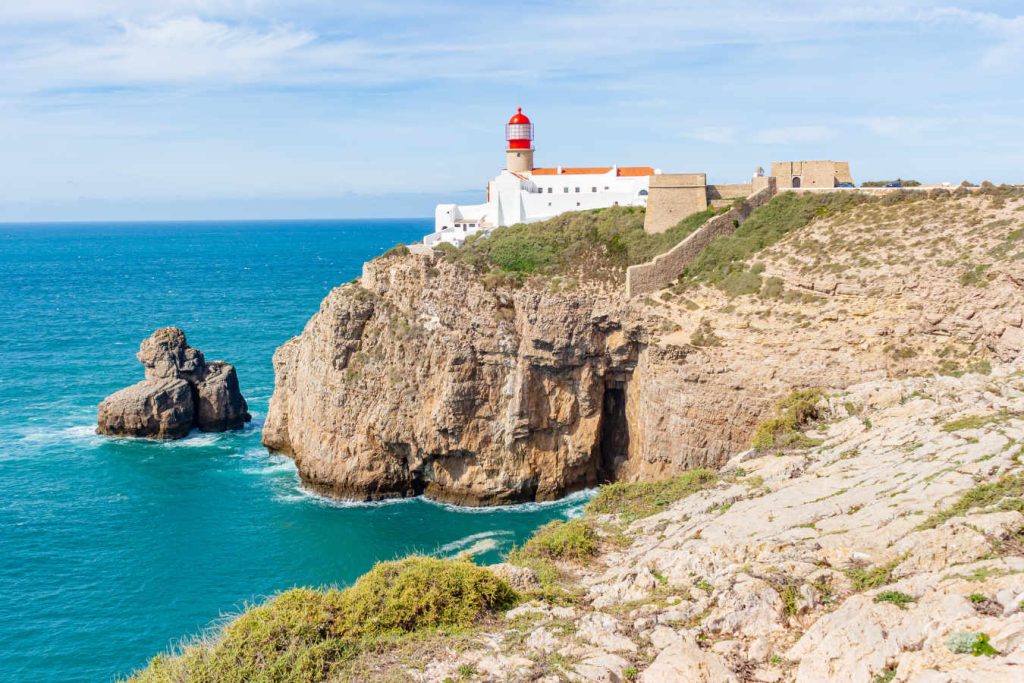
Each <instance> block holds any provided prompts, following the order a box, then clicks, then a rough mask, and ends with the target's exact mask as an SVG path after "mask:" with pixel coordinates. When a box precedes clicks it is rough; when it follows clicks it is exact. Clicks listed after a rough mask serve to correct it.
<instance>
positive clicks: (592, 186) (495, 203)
mask: <svg viewBox="0 0 1024 683" xmlns="http://www.w3.org/2000/svg"><path fill="white" fill-rule="evenodd" d="M533 151H534V150H533V124H532V123H531V122H530V119H529V118H528V117H527V116H526V114H524V113H523V108H522V107H519V109H518V110H517V111H516V113H515V114H513V115H512V118H510V119H509V120H508V123H507V124H506V125H505V168H504V169H502V170H501V171H499V172H498V175H496V176H495V177H494V178H491V180H490V181H489V182H488V183H487V194H486V195H485V196H486V199H487V201H486V202H485V203H484V204H438V205H437V208H436V209H434V232H432V233H430V234H429V235H426V236H425V237H424V238H423V246H424V247H434V246H436V245H438V244H440V243H442V242H443V243H446V244H454V245H456V246H458V245H460V244H462V243H463V242H465V241H466V238H468V237H469V236H470V235H476V234H478V233H488V232H490V231H491V230H493V229H494V228H500V227H503V226H508V225H515V224H516V223H532V222H534V221H543V220H546V219H548V218H553V217H554V216H557V215H559V214H562V213H565V212H566V211H587V210H590V209H602V208H605V207H608V206H647V195H648V193H649V188H650V185H651V176H653V175H656V174H658V173H661V171H659V170H658V169H656V168H651V167H650V166H575V167H573V166H548V167H541V168H538V167H536V166H534V165H533Z"/></svg>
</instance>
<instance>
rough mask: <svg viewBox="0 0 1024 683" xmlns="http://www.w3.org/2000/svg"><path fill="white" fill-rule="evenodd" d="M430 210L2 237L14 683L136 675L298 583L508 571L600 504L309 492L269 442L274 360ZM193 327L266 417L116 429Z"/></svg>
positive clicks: (0, 458)
mask: <svg viewBox="0 0 1024 683" xmlns="http://www.w3.org/2000/svg"><path fill="white" fill-rule="evenodd" d="M430 229H431V221H430V220H429V219H417V220H408V219H403V220H397V219H396V220H330V221H327V220H317V221H260V222H202V221H197V222H180V223H169V222H165V223H112V224H104V223H87V224H67V223H63V224H32V225H0V681H31V682H42V681H61V682H62V683H68V682H71V681H90V682H94V681H115V680H120V679H121V678H124V677H125V676H127V675H129V674H130V673H131V672H132V671H133V670H135V669H137V668H139V667H142V666H144V665H145V664H146V662H147V660H148V659H149V658H150V657H152V656H153V655H155V654H157V653H159V652H166V651H169V650H174V649H175V648H177V647H180V646H181V645H182V644H183V643H186V642H188V640H189V639H190V638H192V637H195V636H196V635H197V634H202V633H206V632H209V631H210V630H211V629H215V628H216V627H217V626H218V625H219V624H222V623H223V622H224V620H226V619H229V618H230V617H231V616H232V615H235V614H237V613H238V612H239V611H241V610H242V609H244V608H245V607H246V606H247V605H251V604H253V603H257V602H260V601H262V600H265V599H266V598H267V597H269V596H273V595H274V594H276V593H278V592H279V591H282V590H286V589H288V588H291V587H295V586H345V585H348V584H351V583H352V582H353V581H354V580H355V579H356V578H358V577H359V576H360V575H361V574H363V573H364V572H366V571H367V570H369V569H370V568H371V567H372V566H373V564H374V563H375V562H378V561H383V560H390V559H394V558H398V557H402V556H404V555H407V554H410V553H425V554H431V555H436V556H438V557H453V556H455V555H458V554H459V553H463V552H469V553H472V554H473V556H474V558H475V559H476V561H478V562H480V563H482V564H487V563H492V562H497V561H500V559H501V557H502V555H503V554H504V553H506V552H507V551H508V550H509V549H510V548H511V547H512V546H513V544H516V543H522V542H523V541H524V539H526V538H527V537H528V536H529V535H530V533H531V532H532V531H533V530H534V529H536V528H537V527H538V526H540V525H542V524H544V523H546V522H548V521H550V520H552V519H556V518H565V517H571V516H574V515H577V514H579V513H580V511H581V509H582V506H583V505H584V504H585V502H586V499H587V496H588V494H587V493H585V492H584V493H581V494H577V495H575V496H573V497H570V498H568V499H565V500H563V501H559V502H556V503H549V504H527V505H518V506H513V507H503V508H486V509H468V508H458V507H454V506H450V505H444V504H439V503H435V502H430V501H427V500H423V499H411V500H403V501H398V502H387V503H380V504H353V503H345V502H338V501H333V500H328V499H325V498H322V497H317V496H315V495H311V494H310V493H308V492H306V491H305V490H303V489H302V487H301V486H300V484H299V479H298V476H297V474H296V471H295V468H294V466H293V464H292V462H291V461H290V460H289V459H287V458H284V457H281V456H277V455H272V454H270V453H268V452H267V451H266V449H264V448H263V447H262V446H260V429H261V426H262V423H263V420H264V419H265V416H266V411H267V403H268V401H269V399H270V395H271V393H272V391H273V384H274V376H273V369H272V366H271V357H272V355H273V353H274V350H275V349H276V348H277V347H278V346H279V345H281V344H282V343H283V342H285V341H287V340H288V339H289V338H290V337H292V336H294V335H297V334H299V333H300V332H301V331H302V328H303V326H304V325H305V323H306V321H307V320H308V319H309V318H310V317H311V316H312V315H313V314H314V313H316V311H317V309H318V307H319V305H320V301H321V300H322V299H323V297H324V296H325V295H326V294H327V293H328V292H329V291H330V290H331V288H333V287H335V286H338V285H340V284H342V283H345V282H347V281H350V280H352V279H353V278H355V277H357V276H358V275H359V273H360V269H361V266H362V263H363V262H364V261H365V260H367V259H370V258H373V257H374V256H376V255H378V254H380V253H382V252H383V251H385V250H386V249H388V248H389V247H391V246H392V245H394V244H395V243H398V242H410V241H413V240H415V239H417V238H418V237H420V236H421V235H423V234H425V233H427V232H429V231H430ZM165 325H176V326H178V327H181V328H182V329H184V330H185V332H186V334H187V336H188V340H189V343H190V344H191V345H193V346H195V347H196V348H199V349H201V350H202V351H203V353H204V354H205V355H206V358H207V359H209V360H225V361H228V362H230V363H232V364H234V365H235V367H236V368H237V370H238V377H239V381H240V383H241V388H242V392H243V394H244V395H245V397H246V399H247V400H248V402H249V407H250V412H251V413H252V415H253V422H252V424H251V425H250V426H249V427H247V428H246V429H244V430H242V431H239V432H233V433H224V434H201V433H193V434H191V435H189V436H188V437H186V438H185V439H182V440H180V441H174V442H149V441H145V440H137V439H115V438H108V437H103V436H98V435H97V434H96V433H95V428H96V406H97V405H98V404H99V402H100V401H101V400H102V399H103V398H104V397H105V396H107V395H108V394H110V393H111V392H113V391H116V390H117V389H120V388H121V387H124V386H127V385H129V384H133V383H135V382H137V381H139V380H141V379H142V375H143V372H142V366H141V365H140V364H139V363H138V361H137V360H136V359H135V357H134V355H135V352H136V351H137V350H138V346H139V342H140V341H141V340H142V339H144V338H145V337H146V336H148V335H149V334H150V333H151V332H152V331H153V330H154V329H156V328H158V327H162V326H165Z"/></svg>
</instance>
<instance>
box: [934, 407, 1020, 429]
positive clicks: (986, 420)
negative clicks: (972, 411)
mask: <svg viewBox="0 0 1024 683" xmlns="http://www.w3.org/2000/svg"><path fill="white" fill-rule="evenodd" d="M1008 417H1009V414H1008V413H1006V412H999V413H992V414H991V415H968V416H967V417H961V418H957V419H956V420H950V421H949V422H947V423H946V424H944V425H942V431H944V432H958V431H960V430H962V429H981V428H982V427H984V426H985V425H989V424H992V423H994V422H1002V421H1004V420H1006V419H1007V418H1008Z"/></svg>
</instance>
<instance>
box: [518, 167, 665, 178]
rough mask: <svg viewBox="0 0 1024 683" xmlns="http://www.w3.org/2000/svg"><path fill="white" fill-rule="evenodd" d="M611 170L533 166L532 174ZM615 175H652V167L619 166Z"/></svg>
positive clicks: (606, 169) (604, 171)
mask: <svg viewBox="0 0 1024 683" xmlns="http://www.w3.org/2000/svg"><path fill="white" fill-rule="evenodd" d="M610 170H612V167H611V166H577V167H574V168H570V167H568V166H563V167H562V169H561V173H559V169H557V168H535V169H533V171H532V173H533V175H600V174H602V173H608V172H609V171H610ZM615 175H617V176H620V177H621V176H645V175H654V169H653V168H652V167H650V166H619V167H618V168H617V169H616V173H615Z"/></svg>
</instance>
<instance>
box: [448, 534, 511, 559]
mask: <svg viewBox="0 0 1024 683" xmlns="http://www.w3.org/2000/svg"><path fill="white" fill-rule="evenodd" d="M498 546H499V543H498V541H497V539H494V538H482V539H480V540H479V541H477V542H476V543H474V544H472V545H471V546H469V547H468V548H464V549H462V550H460V551H459V552H457V553H452V554H451V555H449V557H452V556H455V555H462V554H466V555H469V556H471V557H475V556H477V555H483V554H484V553H489V552H491V551H492V550H497V549H498Z"/></svg>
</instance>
